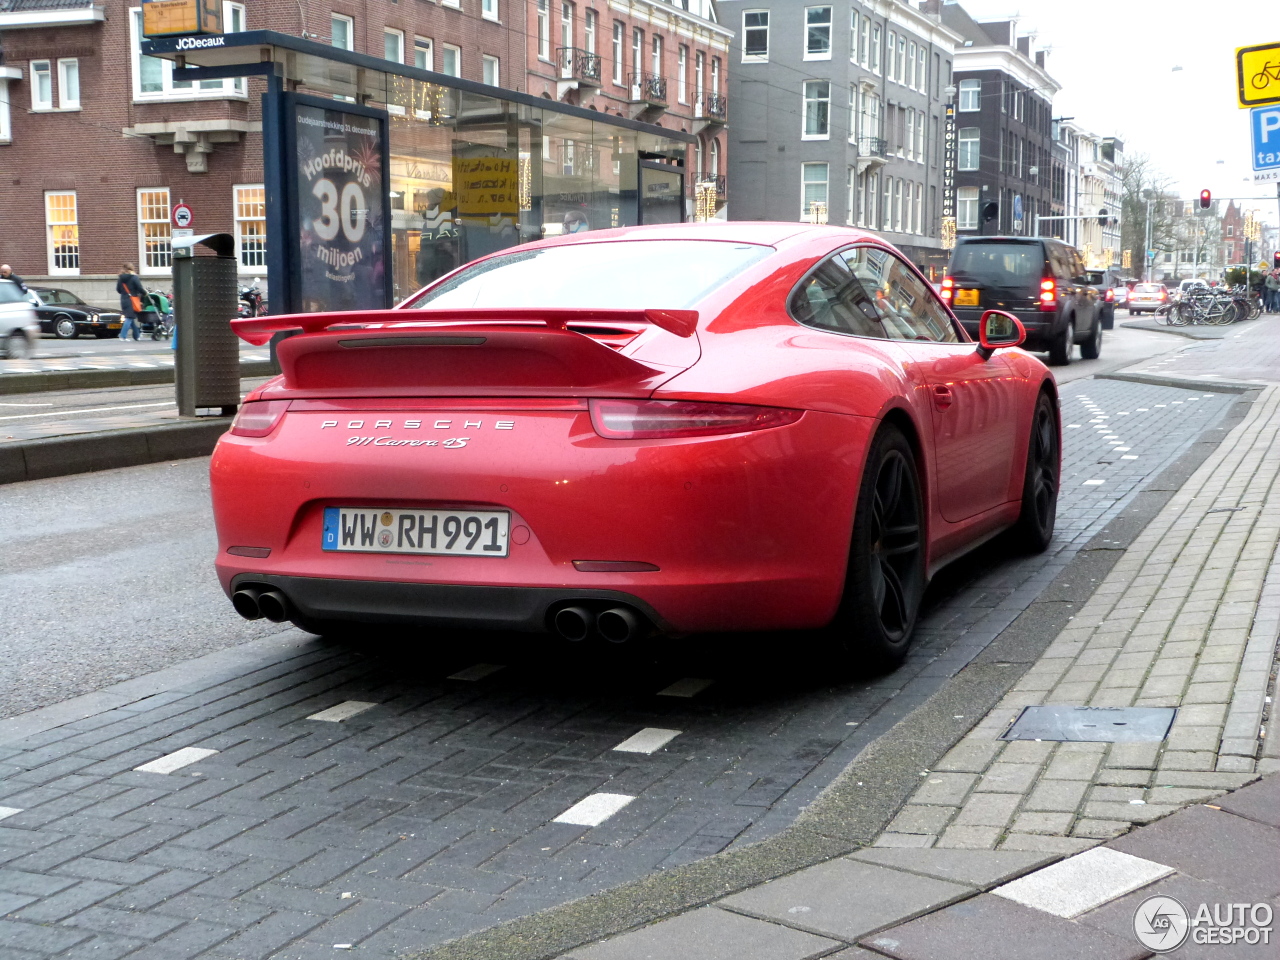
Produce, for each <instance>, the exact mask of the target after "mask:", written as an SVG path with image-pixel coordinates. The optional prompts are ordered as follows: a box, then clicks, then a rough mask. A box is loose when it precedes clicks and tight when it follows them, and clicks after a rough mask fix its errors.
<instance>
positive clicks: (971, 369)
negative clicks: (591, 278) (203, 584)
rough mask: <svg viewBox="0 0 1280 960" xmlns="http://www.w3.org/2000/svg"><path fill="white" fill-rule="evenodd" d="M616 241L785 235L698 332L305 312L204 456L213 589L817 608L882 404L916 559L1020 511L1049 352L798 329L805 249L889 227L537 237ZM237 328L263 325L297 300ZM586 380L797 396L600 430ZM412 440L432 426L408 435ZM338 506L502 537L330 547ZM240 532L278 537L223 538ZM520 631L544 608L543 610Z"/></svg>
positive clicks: (639, 392)
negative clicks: (896, 446)
mask: <svg viewBox="0 0 1280 960" xmlns="http://www.w3.org/2000/svg"><path fill="white" fill-rule="evenodd" d="M616 239H628V240H634V239H644V240H653V241H664V240H673V239H681V240H685V239H714V240H725V241H731V242H735V243H743V242H747V243H765V244H769V245H771V246H773V247H774V248H775V252H773V253H771V254H770V255H769V256H767V257H765V258H764V259H762V260H760V261H758V262H756V263H755V264H753V265H751V266H750V267H748V268H747V269H746V270H745V271H743V272H742V273H741V274H739V275H738V276H736V277H734V278H732V279H731V280H730V281H729V282H727V283H725V284H724V285H723V286H721V287H720V288H718V289H717V290H715V291H713V292H712V293H711V294H709V295H708V296H706V297H705V298H704V299H703V300H702V301H701V302H699V303H698V304H697V305H696V311H697V312H696V334H695V335H688V333H689V332H690V330H691V329H692V319H690V317H689V316H683V317H681V316H677V317H673V318H664V322H663V323H662V324H661V325H660V324H659V323H656V322H653V320H652V319H650V320H648V321H646V320H645V319H644V318H643V317H642V316H640V315H637V314H636V313H635V312H634V311H632V314H631V315H630V316H621V315H620V314H614V315H610V313H609V311H596V312H595V313H594V314H593V312H592V311H589V310H587V311H577V312H576V314H577V316H578V317H580V318H581V319H580V320H578V321H576V322H575V321H573V319H572V317H570V318H568V322H570V323H576V326H577V327H578V328H579V329H584V330H585V329H587V328H586V327H583V324H587V325H589V326H590V330H588V332H590V333H591V334H592V335H590V336H588V335H584V333H583V332H576V331H575V329H571V328H570V327H567V326H565V322H566V321H565V318H559V319H557V318H556V317H546V318H541V319H539V318H537V317H534V316H533V315H532V313H531V312H528V311H526V312H525V315H524V316H521V312H520V311H513V312H512V313H513V315H515V316H516V322H512V323H500V322H497V320H496V319H494V318H493V317H490V316H487V315H486V316H484V317H480V316H476V317H474V318H470V317H467V316H460V315H459V313H458V311H454V312H453V313H452V315H451V314H450V312H449V311H440V313H439V317H438V322H432V318H433V312H432V311H431V310H429V309H428V310H423V311H417V310H411V309H410V310H406V309H403V308H400V309H397V310H393V311H378V312H376V313H371V314H366V315H358V316H352V315H343V316H342V317H337V318H335V322H339V321H340V322H343V323H351V322H353V321H357V322H358V321H365V322H366V323H368V324H370V325H366V326H363V327H358V328H354V329H350V328H344V329H335V330H325V329H322V328H323V326H324V324H325V321H324V319H323V317H318V316H316V315H313V316H311V317H310V318H307V320H306V321H305V322H306V323H307V324H309V325H310V329H312V330H313V331H314V332H309V333H302V334H299V335H297V336H293V337H290V338H289V339H286V340H283V341H281V342H280V344H279V355H280V359H281V365H282V369H283V371H284V373H283V375H282V376H281V377H278V378H276V379H274V380H272V381H270V382H268V383H267V384H265V385H264V386H263V387H262V388H260V389H259V390H258V391H256V392H255V393H254V394H252V395H251V396H250V397H249V399H250V400H271V399H274V400H282V401H284V400H287V401H289V402H290V404H289V408H288V412H287V413H285V414H284V415H283V417H282V418H281V420H280V422H279V423H278V424H277V425H276V426H275V428H274V429H273V430H272V432H271V433H270V434H269V435H268V436H265V437H251V436H238V435H235V434H234V433H231V434H227V435H225V436H224V437H223V438H222V439H221V441H220V442H219V444H218V447H217V450H216V451H215V453H214V457H213V461H212V466H211V478H212V490H213V506H214V516H215V520H216V524H217V530H218V541H219V553H218V559H217V569H218V575H219V578H220V580H221V583H222V585H223V587H224V589H226V590H227V591H228V593H230V592H231V591H232V589H233V586H234V584H235V582H237V581H238V580H244V579H246V578H249V579H259V578H261V579H263V580H264V581H265V582H267V583H284V582H285V580H282V579H278V578H286V579H287V578H293V579H292V580H290V581H289V582H290V583H295V582H296V583H297V584H303V583H304V582H305V583H310V582H312V581H314V583H315V584H319V585H324V584H330V585H332V584H341V583H342V582H351V583H353V584H393V585H395V584H398V585H408V586H414V585H420V586H427V585H454V586H456V585H462V586H467V587H488V588H520V589H524V588H529V589H534V590H539V591H546V592H545V594H542V593H540V594H539V596H544V595H545V597H550V598H554V597H556V596H563V597H569V596H572V595H573V594H574V591H578V592H582V593H584V595H594V594H592V591H601V592H604V593H601V594H600V595H618V596H625V597H628V598H633V599H634V600H635V601H636V603H637V605H638V606H639V607H640V608H641V609H642V610H644V612H645V613H646V614H647V615H649V616H650V617H651V618H652V619H653V620H654V621H655V622H656V624H657V625H658V626H659V627H660V628H662V629H664V630H666V631H669V632H673V633H683V632H695V631H713V630H746V629H780V628H807V627H820V626H822V625H824V624H825V623H827V622H829V621H830V619H831V618H832V616H833V615H834V614H835V611H836V608H837V606H838V604H839V601H840V597H841V594H842V591H843V584H844V577H845V567H846V562H847V556H848V550H849V541H850V533H851V530H852V525H853V511H854V506H855V504H856V500H857V496H858V490H859V484H860V482H861V478H862V470H863V466H864V462H865V459H866V455H867V450H868V447H869V444H870V442H871V440H872V438H873V437H874V435H875V432H876V430H877V429H878V428H879V426H880V424H881V423H882V422H883V421H885V420H886V419H893V420H894V422H895V423H897V424H898V425H899V426H900V427H901V428H902V429H903V430H904V432H905V433H906V434H907V435H908V438H909V439H910V440H911V442H912V443H913V445H914V446H915V449H916V454H917V463H918V466H919V472H920V477H921V483H922V486H923V489H924V496H925V500H926V507H927V526H928V530H927V551H928V553H927V558H928V561H927V562H928V567H929V569H930V572H932V571H933V570H934V569H936V568H937V566H939V565H940V564H941V563H944V562H946V561H948V560H949V559H951V558H953V557H954V556H956V555H958V554H960V553H962V552H964V551H965V550H967V549H970V548H972V546H974V545H976V544H977V543H980V542H981V541H982V540H983V539H985V538H986V537H989V536H990V535H992V534H993V533H995V532H998V531H999V530H1000V529H1002V528H1004V527H1006V526H1008V525H1009V524H1011V523H1012V522H1013V521H1014V520H1016V518H1017V516H1018V513H1019V509H1020V498H1021V495H1022V485H1023V474H1024V470H1025V463H1026V457H1027V442H1028V436H1029V433H1030V426H1031V417H1032V413H1033V410H1034V405H1035V402H1036V397H1037V395H1038V394H1039V392H1040V391H1041V390H1042V389H1046V388H1047V389H1049V390H1051V391H1052V390H1053V389H1054V385H1053V380H1052V377H1051V375H1050V374H1049V372H1048V370H1047V369H1046V368H1045V367H1044V366H1043V365H1042V364H1041V363H1040V362H1039V361H1037V360H1035V359H1034V358H1032V357H1030V356H1029V355H1027V354H1025V353H1023V352H1021V351H1018V350H1004V351H1000V352H998V353H996V354H995V355H994V356H993V357H991V358H990V359H989V360H984V359H982V357H981V356H980V355H979V354H978V353H977V351H976V349H975V346H974V344H972V343H971V342H968V340H967V337H966V336H965V335H964V333H963V331H962V330H960V334H959V335H960V338H961V342H959V343H935V342H928V343H925V342H914V341H895V340H880V339H869V338H861V337H852V336H843V335H839V334H833V333H829V332H826V331H822V330H818V329H813V328H809V327H805V326H802V325H800V324H798V323H797V322H796V321H795V320H793V319H792V318H791V317H790V315H789V314H788V312H787V302H788V299H789V297H790V294H791V291H792V290H793V289H794V288H795V285H796V284H797V282H799V281H800V280H801V279H802V278H803V277H804V276H805V275H806V273H807V272H808V270H809V269H810V268H811V267H812V266H813V265H814V264H815V263H816V262H817V261H818V260H819V259H820V258H822V257H823V256H825V255H826V254H828V253H830V252H832V251H834V250H836V249H839V248H841V247H844V246H848V245H850V244H855V243H861V244H873V245H876V246H879V247H881V248H883V249H886V250H892V248H891V247H888V246H887V245H886V244H884V243H883V241H881V240H879V239H878V238H876V237H874V236H873V235H869V234H864V233H861V232H859V231H854V230H851V229H846V228H836V227H808V226H804V225H796V224H737V223H735V224H720V225H679V226H669V227H648V228H643V227H642V228H630V229H623V230H610V231H601V232H598V233H594V234H587V235H585V236H583V235H575V236H574V237H572V238H558V239H556V240H553V241H546V242H544V244H540V245H546V246H550V245H563V244H572V243H583V242H586V243H608V242H611V241H612V240H616ZM534 246H539V245H534ZM521 249H529V248H528V247H522V248H521ZM501 255H502V254H498V255H497V256H501ZM464 269H465V268H464ZM447 280H448V278H447V277H446V278H443V279H442V280H441V281H437V283H444V282H446V281H447ZM931 295H932V294H931ZM410 303H412V300H411V301H410ZM463 313H465V311H464V312H463ZM673 313H682V314H687V312H685V311H673ZM686 320H688V322H689V324H690V328H689V329H688V330H686V329H685V328H684V327H683V326H682V324H684V323H685V322H686ZM390 321H401V323H400V324H399V325H396V326H387V325H386V324H387V323H389V322H390ZM667 321H669V322H667ZM243 323H244V324H245V325H246V328H247V327H248V325H249V324H254V325H255V326H253V327H252V328H251V329H246V332H247V333H249V334H251V335H252V336H253V337H254V338H255V339H256V338H260V337H261V335H262V334H263V333H264V332H267V335H269V331H270V330H271V329H273V327H272V326H271V324H275V325H276V328H278V327H279V326H281V325H285V326H287V325H288V323H289V321H288V320H287V319H283V320H282V319H281V318H267V320H266V321H265V323H266V324H267V326H263V324H264V321H263V320H252V321H244V322H243ZM301 323H302V321H299V325H301ZM405 323H408V324H412V325H404V324H405ZM956 326H957V329H958V330H959V325H958V324H957V325H956ZM673 331H674V332H673ZM682 334H684V335H682ZM477 341H478V342H477ZM419 348H426V349H419ZM593 397H596V398H607V397H618V398H645V397H647V398H652V399H655V400H686V401H708V402H717V403H734V404H750V405H757V406H763V407H774V408H787V409H792V410H802V411H804V413H803V415H802V416H800V417H799V418H798V419H796V420H794V422H790V423H787V424H786V425H784V426H778V427H772V428H769V429H761V430H758V431H754V432H742V433H732V434H727V435H717V436H705V437H689V438H681V439H657V440H654V439H646V440H620V439H606V438H605V437H603V436H601V435H599V434H598V433H597V431H596V430H595V429H594V428H593V425H592V420H591V415H590V413H589V411H588V399H589V398H593ZM499 421H502V422H503V423H506V424H510V426H507V427H504V428H502V429H498V428H497V426H496V425H497V423H498V422H499ZM424 437H426V438H429V439H436V438H439V441H440V442H438V443H436V444H434V445H431V446H425V445H420V444H419V445H411V444H410V443H409V441H415V440H421V439H422V438H424ZM363 438H368V439H363ZM459 439H462V440H464V441H465V442H464V443H463V444H462V445H461V446H456V445H455V446H447V447H446V446H443V445H441V444H442V443H443V441H444V440H451V441H457V440H459ZM335 505H341V506H353V507H358V506H370V507H386V508H388V509H394V508H397V507H402V508H424V507H425V508H433V507H453V508H460V509H476V510H487V509H501V510H507V511H510V513H511V521H510V524H511V538H510V554H509V556H507V557H505V558H501V559H499V558H495V557H463V556H438V555H437V556H422V555H399V554H397V555H389V554H381V553H349V552H346V553H332V552H326V551H324V550H322V549H321V526H322V514H323V510H324V508H325V507H326V506H335ZM246 546H247V547H253V548H258V552H261V551H262V550H267V549H269V550H270V553H269V556H266V557H258V558H250V557H245V556H239V555H233V554H230V553H228V552H227V551H228V548H231V547H246ZM584 560H590V561H633V562H636V563H640V564H646V565H651V566H652V567H653V568H655V569H645V570H633V571H630V572H603V573H602V572H586V571H583V570H580V569H579V568H578V567H577V566H575V564H574V561H584ZM538 602H542V601H538ZM298 603H299V606H305V603H304V602H302V601H298ZM535 612H536V611H535ZM441 618H442V619H443V620H448V621H449V622H457V620H458V618H452V619H451V618H450V617H449V616H447V615H445V614H444V613H442V614H441ZM464 619H465V618H464ZM473 619H474V617H473ZM482 619H483V618H481V620H482ZM524 626H525V627H526V628H530V627H534V628H536V626H537V617H536V616H535V617H534V618H533V620H527V621H526V622H525V623H524Z"/></svg>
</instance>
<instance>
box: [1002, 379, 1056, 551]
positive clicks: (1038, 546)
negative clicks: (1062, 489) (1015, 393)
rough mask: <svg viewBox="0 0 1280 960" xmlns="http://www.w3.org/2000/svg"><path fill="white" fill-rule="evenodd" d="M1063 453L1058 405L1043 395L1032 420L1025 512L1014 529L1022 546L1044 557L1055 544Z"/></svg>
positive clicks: (1023, 496)
mask: <svg viewBox="0 0 1280 960" xmlns="http://www.w3.org/2000/svg"><path fill="white" fill-rule="evenodd" d="M1061 449H1062V435H1061V433H1060V432H1059V429H1058V413H1057V409H1056V405H1055V403H1054V400H1053V397H1051V396H1050V395H1049V394H1048V393H1046V392H1044V391H1041V393H1040V396H1039V397H1037V398H1036V409H1035V413H1034V414H1032V417H1031V438H1030V440H1029V442H1028V444H1027V469H1026V474H1025V477H1024V479H1023V482H1022V512H1021V513H1020V514H1019V515H1018V522H1017V523H1016V524H1015V525H1014V528H1013V535H1014V539H1015V540H1016V541H1017V542H1018V545H1019V546H1020V547H1022V548H1024V549H1026V550H1027V551H1029V552H1031V553H1044V551H1045V550H1047V549H1048V548H1049V543H1050V542H1051V541H1052V540H1053V528H1054V524H1055V523H1056V521H1057V518H1058V485H1059V476H1058V473H1059V470H1060V469H1061V466H1062V458H1061V455H1060V451H1061Z"/></svg>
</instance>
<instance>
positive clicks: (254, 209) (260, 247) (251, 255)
mask: <svg viewBox="0 0 1280 960" xmlns="http://www.w3.org/2000/svg"><path fill="white" fill-rule="evenodd" d="M234 212H235V224H236V234H235V236H236V255H237V256H238V257H239V259H240V266H241V267H242V268H244V269H247V270H252V269H256V268H265V267H266V265H267V194H266V191H265V190H264V189H263V186H262V184H260V183H255V184H248V185H245V186H239V187H236V188H235V211H234Z"/></svg>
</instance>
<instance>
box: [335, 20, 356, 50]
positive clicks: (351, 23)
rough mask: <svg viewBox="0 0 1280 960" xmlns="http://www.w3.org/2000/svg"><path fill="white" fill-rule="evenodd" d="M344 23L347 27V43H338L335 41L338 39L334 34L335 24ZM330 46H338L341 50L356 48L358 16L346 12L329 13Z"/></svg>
mask: <svg viewBox="0 0 1280 960" xmlns="http://www.w3.org/2000/svg"><path fill="white" fill-rule="evenodd" d="M339 22H341V23H344V24H346V27H347V42H346V44H338V43H335V42H334V41H335V40H336V39H337V38H336V37H335V36H334V35H333V25H334V24H335V23H339ZM329 46H331V47H336V48H337V49H339V50H354V49H355V48H356V18H355V17H348V16H347V15H346V14H344V13H331V14H329Z"/></svg>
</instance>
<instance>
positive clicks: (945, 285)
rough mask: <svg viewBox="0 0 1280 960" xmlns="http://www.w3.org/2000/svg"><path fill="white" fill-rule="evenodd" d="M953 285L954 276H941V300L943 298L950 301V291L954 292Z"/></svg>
mask: <svg viewBox="0 0 1280 960" xmlns="http://www.w3.org/2000/svg"><path fill="white" fill-rule="evenodd" d="M955 287H956V280H955V277H943V278H942V290H941V294H942V299H943V300H945V301H947V303H950V302H951V295H952V293H954V292H955Z"/></svg>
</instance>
